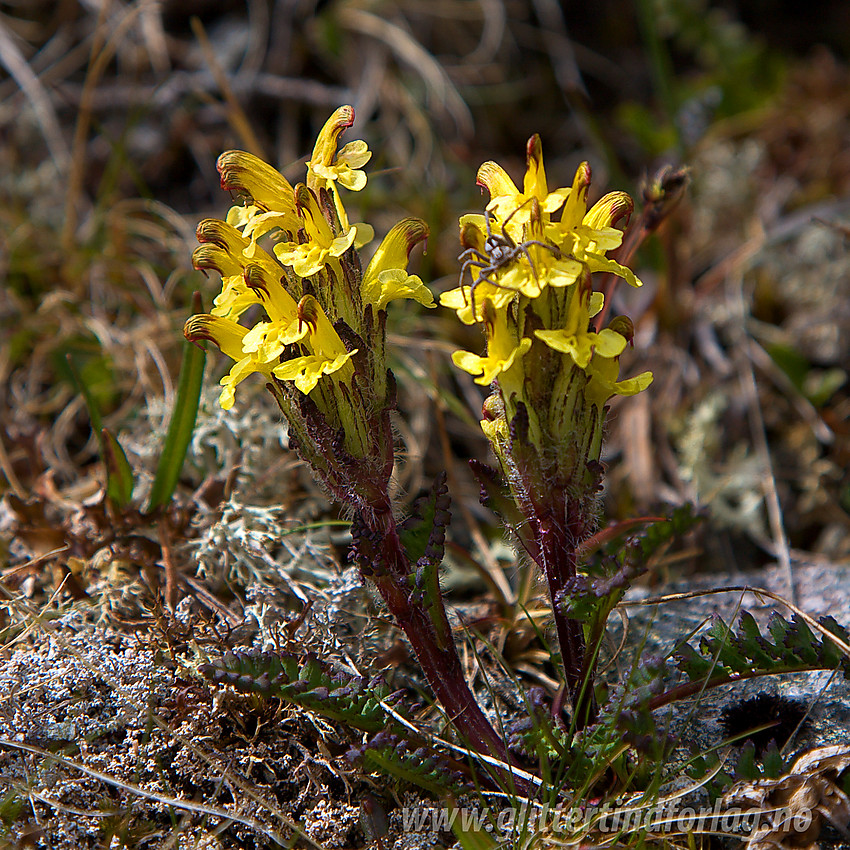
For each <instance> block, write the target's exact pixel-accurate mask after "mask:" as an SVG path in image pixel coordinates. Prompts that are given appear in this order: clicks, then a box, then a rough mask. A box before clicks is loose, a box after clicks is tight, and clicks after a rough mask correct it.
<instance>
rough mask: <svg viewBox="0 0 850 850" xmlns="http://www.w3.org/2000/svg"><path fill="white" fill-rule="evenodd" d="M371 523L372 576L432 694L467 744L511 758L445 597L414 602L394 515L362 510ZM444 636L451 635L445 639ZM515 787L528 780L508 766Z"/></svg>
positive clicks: (501, 775) (507, 760)
mask: <svg viewBox="0 0 850 850" xmlns="http://www.w3.org/2000/svg"><path fill="white" fill-rule="evenodd" d="M362 519H363V520H364V522H365V524H366V526H367V528H368V529H369V531H370V532H372V534H373V535H375V537H376V539H379V540H380V541H381V560H382V561H383V563H382V564H381V565H380V566H381V569H379V570H376V572H375V575H374V576H372V579H373V581H374V583H375V586H376V587H377V588H378V591H379V592H380V594H381V596H382V597H383V599H384V601H385V602H386V604H387V607H388V608H389V609H390V612H391V613H392V615H393V616H394V617H395V620H396V622H397V623H398V624H399V626H401V628H402V629H403V631H404V633H405V634H406V635H407V638H408V640H409V641H410V643H411V645H412V647H413V650H414V652H415V653H416V657H417V660H418V661H419V664H420V665H421V667H422V670H423V672H424V673H425V677H426V679H427V680H428V684H429V685H430V687H431V690H432V691H433V693H434V696H435V697H436V698H437V700H438V701H439V703H440V705H442V707H443V709H444V710H445V712H446V714H447V715H448V717H449V719H450V721H451V722H452V724H453V725H454V726H455V728H456V729H457V731H458V732H459V734H460V735H461V737H462V738H463V739H464V741H465V743H466V744H467V745H468V746H469V747H470V748H472V749H473V750H476V751H477V752H480V753H483V754H486V755H490V756H492V757H493V758H496V759H498V760H499V761H501V762H504V763H505V765H506V766H507V765H510V764H511V763H512V759H511V757H510V756H509V755H508V751H507V748H506V747H505V743H504V741H503V740H502V738H501V736H500V735H499V734H498V732H497V731H496V730H495V729H494V728H493V726H492V724H491V723H490V721H489V720H487V718H486V717H485V715H484V712H483V711H482V710H481V707H480V706H479V705H478V703H477V702H476V700H475V697H474V696H473V694H472V691H471V690H470V688H469V685H468V684H467V682H466V677H465V676H464V672H463V666H462V665H461V661H460V656H459V655H458V652H457V647H456V646H455V643H454V641H453V640H452V639H451V627H450V625H449V621H448V618H447V616H446V610H445V606H444V604H443V600H442V597H441V596H438V597H437V602H436V604H434V605H431V606H429V607H428V608H427V609H426V607H425V606H424V605H422V604H413V603H412V601H411V591H412V586H411V583H410V581H409V577H410V575H411V570H410V564H409V561H408V558H407V554H406V553H405V551H404V547H403V545H402V543H401V540H400V539H399V535H398V529H397V526H396V522H395V518H394V517H393V515H392V513H391V511H390V510H388V509H387V508H384V509H382V510H381V509H379V510H373V511H370V512H368V513H367V512H364V513H363V514H362ZM441 635H445V636H447V639H445V640H444V639H441ZM499 778H501V779H502V780H504V779H505V778H508V779H509V781H510V782H512V783H513V785H514V787H515V788H516V790H517V791H521V790H523V789H524V783H523V782H521V781H520V780H519V779H518V778H517V777H515V776H513V775H509V774H508V772H507V771H505V772H502V771H500V772H499Z"/></svg>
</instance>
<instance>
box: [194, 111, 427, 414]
mask: <svg viewBox="0 0 850 850" xmlns="http://www.w3.org/2000/svg"><path fill="white" fill-rule="evenodd" d="M353 123H354V111H353V110H352V108H351V107H350V106H343V107H340V108H339V109H338V110H337V111H336V112H335V113H334V114H333V115H332V116H331V117H330V119H329V120H328V121H327V123H326V124H325V126H324V127H323V128H322V130H321V132H320V133H319V136H318V139H317V141H316V145H315V148H314V150H313V154H312V156H311V157H310V159H309V161H308V162H307V182H306V184H298V185H297V186H294V187H293V186H292V185H290V183H289V182H288V181H287V180H286V178H284V177H283V175H281V174H280V173H279V172H278V171H276V170H275V169H274V168H272V167H271V166H270V165H268V164H266V163H265V162H263V161H262V160H261V159H259V158H257V157H256V156H254V155H252V154H250V153H246V152H244V151H227V152H226V153H223V154H222V155H221V156H220V157H219V159H218V163H217V168H218V171H219V173H220V175H221V186H222V188H223V189H227V190H230V191H231V192H233V193H235V194H236V196H237V198H238V201H239V203H237V204H236V205H235V206H233V207H232V208H231V209H230V211H229V212H228V214H227V220H226V221H218V220H215V219H207V220H205V221H202V222H201V223H200V225H199V226H198V229H197V236H198V241H199V242H200V243H201V245H200V246H199V247H198V248H197V249H196V250H195V252H194V255H193V261H194V265H195V267H196V268H198V269H203V270H207V269H213V270H215V271H217V272H218V273H219V274H220V275H221V278H222V290H221V293H220V294H219V295H218V296H217V297H216V299H215V302H214V305H215V306H214V307H213V309H212V311H211V312H210V313H209V314H202V315H196V316H193V317H192V318H191V319H189V321H188V322H187V323H186V328H185V334H186V336H187V337H188V338H189V339H192V340H199V339H208V340H212V341H213V342H215V343H216V345H218V347H219V348H220V349H221V351H222V352H224V353H225V354H226V355H227V356H228V357H230V358H231V359H232V360H234V361H235V363H234V365H233V367H232V368H231V370H230V372H229V373H228V374H227V375H226V376H225V377H224V378H222V380H221V384H222V387H223V390H222V393H221V399H220V402H221V406H222V407H224V408H225V409H228V408H230V407H232V406H233V403H234V397H235V391H236V387H237V385H238V384H239V383H240V382H241V381H242V380H244V379H245V378H246V377H247V376H248V375H250V374H252V373H254V372H259V373H260V374H261V375H263V376H264V377H265V378H266V380H267V381H272V379H273V378H274V379H277V380H278V381H282V382H285V383H286V382H291V383H292V384H293V385H294V387H295V388H296V389H297V390H298V391H299V392H301V393H303V394H314V391H316V388H317V385H318V386H319V389H320V390H322V392H319V391H317V393H318V395H317V396H316V398H315V399H314V401H315V402H316V403H317V404H318V405H319V407H320V409H322V412H323V413H325V414H329V413H333V412H336V413H340V414H341V415H337V416H332V417H331V419H337V420H338V419H343V420H345V419H346V418H347V417H346V416H345V415H344V413H343V412H341V411H339V410H338V407H339V404H336V403H335V400H334V398H333V397H332V396H334V395H337V396H339V395H341V396H346V393H345V391H342V392H340V391H339V388H340V385H341V384H350V383H351V382H352V379H353V377H354V373H355V368H354V358H355V357H356V355H357V354H358V351H361V347H362V348H363V349H368V351H366V350H364V351H362V359H363V360H364V362H366V361H368V363H369V366H370V369H369V371H371V372H372V373H374V375H375V376H377V383H378V386H379V387H383V386H384V385H385V376H384V372H385V366H384V365H383V363H382V362H377V361H376V360H375V357H376V356H378V358H379V359H380V357H381V356H382V355H383V344H382V343H383V339H380V340H376V339H374V336H375V334H376V333H380V334H382V333H383V326H382V325H381V326H380V328H379V327H378V326H379V324H380V323H379V322H378V315H377V314H378V313H379V312H380V311H384V310H385V309H386V305H387V303H388V302H389V301H391V300H393V299H395V298H412V299H415V300H416V301H419V302H420V303H422V304H424V305H425V306H434V302H433V298H432V297H431V294H430V292H429V291H428V289H427V288H426V287H425V285H424V284H423V282H422V281H421V280H420V279H419V278H418V277H417V276H415V275H409V274H408V273H407V259H408V254H409V253H410V250H411V248H412V247H413V246H414V245H415V244H416V243H417V242H419V241H421V240H422V239H424V238H426V237H427V235H428V229H427V226H426V225H425V223H424V222H422V221H420V220H419V219H413V218H409V219H405V220H403V221H401V222H399V223H398V224H397V225H396V226H395V227H393V228H392V229H391V230H390V232H389V233H388V234H387V236H386V237H385V239H384V240H383V242H382V244H381V245H380V247H379V248H378V249H377V251H376V252H375V254H374V256H373V258H372V261H371V262H370V263H369V265H368V266H367V268H366V270H365V272H361V268H360V263H359V259H358V258H357V255H356V253H355V251H352V248H353V247H355V248H356V247H360V246H362V245H363V244H365V243H367V242H368V241H370V240H371V239H372V236H373V231H372V229H371V228H370V227H369V226H368V225H364V224H355V225H352V224H349V221H348V216H347V214H346V211H345V207H344V206H343V203H342V199H341V196H340V192H339V186H343V187H345V188H346V189H349V190H352V191H359V190H361V189H362V188H363V187H364V186H365V185H366V174H365V173H364V172H363V171H362V170H361V169H362V166H364V165H365V164H366V163H367V162H368V160H369V158H370V157H371V152H370V151H369V149H368V148H367V146H366V143H365V142H362V141H355V142H350V143H349V144H347V145H345V146H344V147H342V148H341V149H338V147H337V146H338V140H339V136H340V134H341V133H342V131H343V130H344V129H346V128H347V127H350V126H351V125H352V124H353ZM252 307H259V308H261V310H262V312H263V313H264V314H265V315H264V317H263V318H262V319H261V320H259V321H255V322H254V324H253V325H252V326H251V327H248V326H245V325H243V324H240V322H239V319H240V317H242V316H243V314H245V312H246V311H248V310H249V308H252ZM253 314H254V311H252V313H251V315H253ZM327 381H332V382H333V385H332V386H331V385H327V384H323V382H327ZM382 400H383V399H379V401H382ZM336 401H339V399H337V400H336ZM373 401H374V399H373ZM336 424H339V423H338V422H337V423H336ZM342 424H344V425H345V424H351V423H347V422H343V423H342Z"/></svg>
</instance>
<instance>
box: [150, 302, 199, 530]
mask: <svg viewBox="0 0 850 850" xmlns="http://www.w3.org/2000/svg"><path fill="white" fill-rule="evenodd" d="M193 306H195V308H196V309H195V312H196V313H200V312H202V309H203V308H202V306H201V304H200V299H198V300H197V303H196V304H195V305H193ZM206 360H207V353H206V351H205V350H204V349H202V348H199V347H198V346H197V345H196V344H195V343H192V342H189V341H188V340H186V341H185V342H184V343H183V362H182V364H181V365H180V378H179V380H178V384H177V397H176V398H175V400H174V412H173V413H172V414H171V421H170V422H169V423H168V433H167V434H166V435H165V441H164V442H163V444H162V453H161V454H160V457H159V464H158V465H157V468H156V475H155V476H154V480H153V486H152V487H151V494H150V499H149V501H148V507H147V510H148V513H151V512H153V511H155V510H157V508H161V507H163V506H164V505H167V504H168V503H169V502H170V501H171V497H172V496H173V495H174V490H175V488H176V487H177V480H178V479H179V477H180V471H181V470H182V469H183V461H184V460H185V459H186V451H187V450H188V448H189V441H190V440H191V439H192V431H194V429H195V420H196V418H197V416H198V404H199V402H200V399H201V387H202V386H203V382H204V367H205V366H206Z"/></svg>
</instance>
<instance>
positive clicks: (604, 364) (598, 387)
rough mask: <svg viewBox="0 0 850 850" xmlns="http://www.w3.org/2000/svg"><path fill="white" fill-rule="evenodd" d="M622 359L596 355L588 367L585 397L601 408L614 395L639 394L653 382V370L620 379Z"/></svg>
mask: <svg viewBox="0 0 850 850" xmlns="http://www.w3.org/2000/svg"><path fill="white" fill-rule="evenodd" d="M619 373H620V361H619V358H617V357H611V358H604V357H603V358H599V357H594V358H593V360H591V361H590V364H589V365H588V367H587V374H588V375H589V376H590V381H589V382H588V384H587V387H586V389H585V391H584V392H585V397H586V398H587V400H588V401H589V402H590V404H592V405H595V406H596V407H597V408H598V409H599V410H602V408H603V407H604V406H605V403H606V402H607V401H608V399H609V398H611V396H613V395H637V393H639V392H643V391H644V390H645V389H646V388H647V387H648V386H649V385H650V384H651V383H652V372H641V373H640V375H636V376H635V377H634V378H626V379H625V380H622V381H618V380H617V377H618V375H619Z"/></svg>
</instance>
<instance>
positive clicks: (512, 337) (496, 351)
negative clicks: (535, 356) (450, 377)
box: [452, 299, 531, 385]
mask: <svg viewBox="0 0 850 850" xmlns="http://www.w3.org/2000/svg"><path fill="white" fill-rule="evenodd" d="M482 313H483V315H484V325H485V328H486V330H487V356H486V357H479V356H478V355H477V354H472V353H471V352H469V351H456V352H455V353H454V354H452V361H453V362H454V364H455V366H457V367H458V368H459V369H463V371H464V372H469V374H470V375H473V376H478V377H476V378H475V383H476V384H482V385H487V384H491V383H492V382H493V381H495V380H496V378H497V377H498V376H499V375H501V374H503V373H505V372H507V371H508V370H509V369H511V367H512V366H513V365H514V364H515V363H516V362H518V361H519V359H520V358H521V357H522V356H523V355H524V354H526V352H527V351H528V349H529V348H531V340H530V339H528V338H525V339H521V340H519V341H518V340H517V335H516V331H515V330H514V331H512V330H511V329H510V328H509V327H508V314H507V311H506V310H497V309H496V307H495V306H494V305H493V302H492V301H490V300H489V299H488V300H486V301H485V302H484V303H483V304H482Z"/></svg>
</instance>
